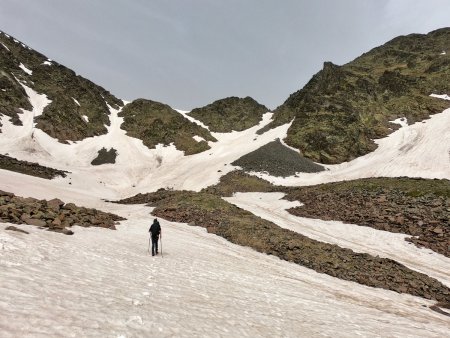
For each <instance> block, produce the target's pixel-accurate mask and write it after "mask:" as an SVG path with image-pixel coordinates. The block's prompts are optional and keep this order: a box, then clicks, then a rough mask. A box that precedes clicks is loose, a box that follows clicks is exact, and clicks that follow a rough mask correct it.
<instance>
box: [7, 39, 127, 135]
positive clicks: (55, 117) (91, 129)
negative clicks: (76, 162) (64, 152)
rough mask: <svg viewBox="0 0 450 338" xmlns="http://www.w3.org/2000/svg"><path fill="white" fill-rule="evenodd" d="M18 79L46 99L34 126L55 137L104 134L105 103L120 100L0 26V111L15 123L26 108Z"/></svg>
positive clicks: (106, 122)
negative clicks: (46, 103) (2, 30)
mask: <svg viewBox="0 0 450 338" xmlns="http://www.w3.org/2000/svg"><path fill="white" fill-rule="evenodd" d="M22 84H23V85H26V86H27V87H29V88H31V89H33V90H34V91H36V92H37V93H39V94H45V95H46V96H47V98H48V99H49V100H51V102H50V103H49V104H48V105H47V106H46V107H45V108H44V110H43V112H42V115H40V116H37V117H35V122H36V128H39V129H41V130H43V131H44V132H46V133H47V134H48V135H50V136H51V137H54V138H56V139H58V140H59V141H60V142H67V141H78V140H82V139H84V138H86V137H90V136H95V135H102V134H105V133H106V132H107V129H106V127H105V126H108V125H109V124H110V121H109V118H108V116H109V114H110V112H109V108H108V105H110V106H111V107H114V108H116V109H118V108H119V107H121V106H122V105H123V102H122V101H121V100H119V99H117V98H116V97H115V96H113V95H112V94H110V93H109V92H108V91H107V90H105V89H104V88H102V87H100V86H98V85H96V84H94V83H93V82H91V81H89V80H87V79H85V78H84V77H82V76H79V75H77V74H76V73H75V72H74V71H72V70H70V69H69V68H67V67H65V66H63V65H61V64H59V63H57V62H55V61H53V60H50V59H48V58H47V57H46V56H44V55H42V54H41V53H39V52H37V51H35V50H33V49H31V48H30V47H28V46H27V45H25V44H23V43H22V42H20V41H18V40H17V39H15V38H13V37H11V36H9V35H8V34H6V33H4V32H0V87H1V91H0V114H2V115H7V116H9V117H10V121H11V122H12V123H13V124H16V125H21V121H20V118H19V115H20V114H21V109H26V110H31V109H32V107H31V104H30V102H29V100H28V97H27V94H26V92H25V90H24V88H23V85H22Z"/></svg>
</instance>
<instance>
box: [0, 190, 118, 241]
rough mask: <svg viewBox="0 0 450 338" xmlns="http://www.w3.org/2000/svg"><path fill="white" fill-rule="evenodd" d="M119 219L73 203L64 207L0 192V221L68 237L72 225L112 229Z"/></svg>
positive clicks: (56, 203) (55, 202)
mask: <svg viewBox="0 0 450 338" xmlns="http://www.w3.org/2000/svg"><path fill="white" fill-rule="evenodd" d="M122 220H124V218H122V217H119V216H117V215H114V214H111V213H105V212H102V211H99V210H96V209H89V208H84V207H78V206H76V205H75V204H73V203H67V204H65V203H64V202H63V201H61V200H59V199H53V200H50V201H46V200H38V199H35V198H30V197H28V198H23V197H19V196H15V195H14V194H11V193H8V192H4V191H0V222H9V223H14V224H29V225H34V226H37V227H39V228H45V229H48V230H51V231H55V232H60V233H63V234H66V235H71V234H73V231H72V230H70V229H68V228H70V227H71V226H73V225H79V226H82V227H90V226H95V227H101V228H109V229H115V227H114V224H115V222H116V221H122Z"/></svg>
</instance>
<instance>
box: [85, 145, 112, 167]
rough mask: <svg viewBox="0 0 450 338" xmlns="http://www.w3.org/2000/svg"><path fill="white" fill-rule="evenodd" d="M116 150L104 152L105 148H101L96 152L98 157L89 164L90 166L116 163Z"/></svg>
mask: <svg viewBox="0 0 450 338" xmlns="http://www.w3.org/2000/svg"><path fill="white" fill-rule="evenodd" d="M116 157H117V150H116V149H114V148H111V149H110V150H106V148H102V149H100V150H99V151H98V156H97V157H96V158H94V159H93V160H92V162H91V164H92V165H101V164H107V163H116Z"/></svg>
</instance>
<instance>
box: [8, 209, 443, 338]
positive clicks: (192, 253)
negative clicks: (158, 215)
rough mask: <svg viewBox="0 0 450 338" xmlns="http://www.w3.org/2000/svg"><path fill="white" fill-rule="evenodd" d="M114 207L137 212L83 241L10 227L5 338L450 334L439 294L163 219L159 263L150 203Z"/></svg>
mask: <svg viewBox="0 0 450 338" xmlns="http://www.w3.org/2000/svg"><path fill="white" fill-rule="evenodd" d="M106 209H108V210H111V211H115V212H117V213H119V214H120V215H123V216H127V217H131V219H129V220H128V221H125V222H123V223H122V225H120V226H119V227H118V230H117V231H110V230H105V229H95V228H92V229H84V228H76V229H74V230H75V233H76V234H75V235H74V236H63V235H60V234H56V233H49V232H44V231H42V230H39V229H36V228H34V227H31V226H21V227H22V228H24V229H26V230H27V231H30V232H31V234H30V235H24V234H20V233H16V232H9V231H1V232H0V244H1V245H0V246H1V250H0V253H1V256H0V265H1V271H2V274H1V276H0V281H1V283H0V293H1V295H2V297H1V301H0V311H1V312H0V313H1V315H0V328H1V331H2V337H17V336H33V337H49V336H52V337H55V336H58V337H74V336H77V337H78V336H90V337H93V336H99V337H150V336H157V337H167V336H181V337H192V336H204V337H211V336H229V337H236V336H244V337H255V336H286V337H294V336H297V337H298V336H304V337H315V336H332V337H349V336H364V337H379V336H388V337H417V336H421V337H445V336H446V334H447V333H448V329H449V322H448V318H446V317H445V316H442V315H440V314H437V313H435V312H433V311H431V310H430V309H428V308H427V306H429V305H431V304H432V302H430V301H427V300H424V299H421V298H417V297H413V296H409V295H404V294H397V293H395V292H391V291H386V290H381V289H375V288H369V287H365V286H362V285H359V284H356V283H351V282H346V281H342V280H339V279H335V278H333V277H330V276H328V275H324V274H318V273H316V272H314V271H313V270H310V269H306V268H303V267H300V266H297V265H294V264H292V263H287V262H284V261H280V260H278V259H277V258H275V257H273V256H267V255H262V254H260V253H257V252H255V251H253V250H251V249H248V248H243V247H239V246H236V245H233V244H231V243H229V242H227V241H226V240H224V239H222V238H220V237H217V236H214V235H210V234H207V233H206V232H205V231H204V229H202V228H197V227H189V226H187V225H185V224H179V223H170V222H165V221H163V222H162V227H163V241H164V242H163V255H164V256H163V257H155V258H153V257H151V256H149V255H148V253H147V245H148V242H147V235H146V231H147V227H148V224H149V216H148V212H149V208H146V207H143V206H116V205H114V206H108V208H106ZM0 227H1V228H4V227H5V225H0Z"/></svg>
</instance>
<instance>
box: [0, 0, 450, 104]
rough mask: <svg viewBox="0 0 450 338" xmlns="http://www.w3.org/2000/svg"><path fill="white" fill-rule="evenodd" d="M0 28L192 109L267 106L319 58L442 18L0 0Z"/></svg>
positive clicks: (327, 4) (397, 1)
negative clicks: (232, 102)
mask: <svg viewBox="0 0 450 338" xmlns="http://www.w3.org/2000/svg"><path fill="white" fill-rule="evenodd" d="M0 6H1V8H2V10H1V11H0V22H1V27H0V29H2V30H4V31H5V32H7V33H9V34H11V35H13V36H15V37H16V38H18V39H20V40H22V41H23V42H25V43H27V44H28V45H30V46H31V47H33V48H35V49H36V50H38V51H40V52H42V53H44V54H45V55H47V56H48V57H50V58H52V59H55V60H56V61H58V62H60V63H62V64H64V65H66V66H68V67H70V68H72V69H73V70H75V71H76V72H77V73H79V74H81V75H82V76H85V77H87V78H89V79H91V80H92V81H94V82H96V83H98V84H100V85H102V86H103V87H105V88H106V89H108V90H110V91H111V92H112V93H113V94H115V95H116V96H118V97H121V98H124V99H127V100H131V99H134V98H137V97H145V98H149V99H153V100H158V101H162V102H165V103H168V104H170V105H171V106H173V107H176V108H181V109H191V108H194V107H198V106H202V105H205V104H207V103H210V102H212V101H213V100H216V99H219V98H223V97H226V96H230V95H235V96H247V95H250V96H252V97H254V98H255V99H256V100H258V101H260V102H261V103H264V104H266V105H267V106H269V107H271V108H274V107H276V106H278V105H279V104H281V103H282V102H283V101H284V100H285V99H286V98H287V97H288V95H289V94H290V93H292V92H294V91H296V90H298V89H299V88H301V87H302V86H303V85H304V84H305V83H306V82H307V81H308V80H309V79H310V78H311V76H312V75H313V74H314V73H316V72H317V71H318V70H320V68H321V67H322V63H323V62H324V61H332V62H334V63H337V64H343V63H346V62H349V61H351V60H352V59H354V58H355V57H357V56H359V55H360V54H361V53H363V52H366V51H368V50H369V49H371V48H373V47H376V46H377V45H380V44H382V43H384V42H386V41H388V40H389V39H391V38H393V37H395V36H397V35H402V34H409V33H426V32H428V31H430V30H433V29H436V28H440V27H444V26H450V19H448V13H450V2H449V1H446V0H435V1H432V0H429V1H426V2H425V1H413V0H382V1H379V0H378V1H377V0H372V1H360V0H342V1H333V0H320V1H314V2H312V1H297V0H284V1H275V0H247V1H244V0H227V1H219V0H172V1H163V0H160V1H157V0H153V1H145V0H133V1H131V0H109V1H106V0H104V1H100V0H97V1H93V0H78V1H68V0H40V1H35V0H21V1H14V0H0Z"/></svg>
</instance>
